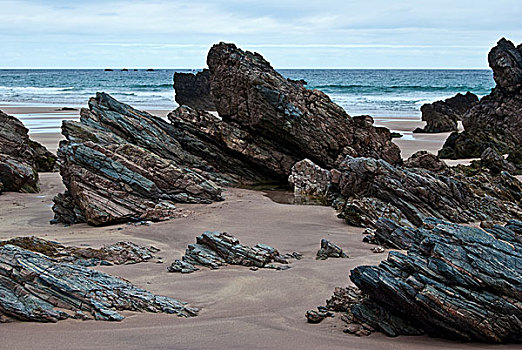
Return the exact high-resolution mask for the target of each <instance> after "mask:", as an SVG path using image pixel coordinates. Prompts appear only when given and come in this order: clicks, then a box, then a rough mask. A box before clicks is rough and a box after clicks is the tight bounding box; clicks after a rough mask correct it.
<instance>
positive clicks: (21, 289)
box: [0, 245, 198, 322]
mask: <svg viewBox="0 0 522 350" xmlns="http://www.w3.org/2000/svg"><path fill="white" fill-rule="evenodd" d="M124 310H129V311H147V312H166V313H170V314H176V315H178V316H183V317H189V316H195V315H196V314H197V311H198V310H197V309H194V308H190V307H188V306H186V303H184V302H181V301H179V300H176V299H172V298H169V297H165V296H158V295H154V294H152V293H149V292H147V291H145V290H143V289H140V288H137V287H135V286H134V285H132V284H131V283H129V282H127V281H124V280H122V279H119V278H116V277H113V276H110V275H108V274H105V273H102V272H98V271H94V270H90V269H87V268H86V267H83V266H78V265H73V264H67V263H60V262H58V261H56V260H54V259H51V258H49V257H47V256H45V255H43V254H39V253H34V252H31V251H29V250H25V249H22V248H20V247H17V246H14V245H5V246H3V247H0V322H7V321H11V320H21V321H37V322H57V321H59V320H64V319H67V318H79V319H92V318H94V319H96V320H106V321H120V320H122V319H123V318H124V317H123V316H122V315H121V314H120V313H119V312H118V311H124Z"/></svg>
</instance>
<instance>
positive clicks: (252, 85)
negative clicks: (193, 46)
mask: <svg viewBox="0 0 522 350" xmlns="http://www.w3.org/2000/svg"><path fill="white" fill-rule="evenodd" d="M207 64H208V66H209V70H210V89H211V94H212V96H213V98H214V102H215V104H216V109H217V111H218V113H219V116H220V117H221V118H222V120H223V122H226V123H230V124H233V125H235V126H237V127H238V128H240V129H241V130H244V131H245V132H246V133H248V134H249V135H256V137H261V138H263V139H265V140H270V141H269V144H270V145H271V146H272V147H271V148H272V149H273V150H277V151H279V153H282V154H284V155H286V157H285V158H284V159H282V160H280V161H279V162H278V164H279V166H278V169H281V170H280V175H281V177H287V176H288V175H289V174H290V172H291V167H292V166H293V165H294V164H295V163H296V162H298V161H300V160H302V159H303V158H309V159H310V160H312V161H313V162H314V163H316V164H318V165H320V166H321V167H324V168H332V167H334V166H335V165H336V164H338V163H339V162H340V161H342V159H344V156H345V155H353V156H368V157H375V158H382V159H385V160H387V161H388V162H390V163H392V164H394V163H398V162H400V161H401V158H400V151H399V149H398V147H397V146H396V145H395V144H393V143H392V142H391V135H390V132H389V130H388V129H385V128H376V127H374V126H373V125H372V124H373V120H371V118H367V117H362V118H351V117H350V116H349V115H348V114H347V113H346V112H345V111H344V110H343V109H342V108H341V107H340V106H338V105H336V104H335V103H333V102H332V101H331V100H330V98H329V97H328V96H327V95H325V94H324V93H322V92H320V91H318V90H308V89H306V88H305V87H304V86H303V85H302V84H300V83H296V82H294V81H291V80H288V79H285V78H284V77H282V76H281V75H280V74H279V73H277V72H276V71H275V70H274V69H273V68H272V66H271V65H270V64H269V63H268V62H267V61H266V60H265V59H264V58H263V57H262V56H261V55H259V54H258V53H251V52H248V51H246V52H245V51H242V50H240V49H238V48H237V47H236V46H235V45H233V44H224V43H220V44H217V45H214V46H213V47H212V48H211V49H210V51H209V53H208V57H207ZM270 160H271V158H270ZM261 165H263V164H261ZM268 166H269V168H273V166H272V165H271V164H268Z"/></svg>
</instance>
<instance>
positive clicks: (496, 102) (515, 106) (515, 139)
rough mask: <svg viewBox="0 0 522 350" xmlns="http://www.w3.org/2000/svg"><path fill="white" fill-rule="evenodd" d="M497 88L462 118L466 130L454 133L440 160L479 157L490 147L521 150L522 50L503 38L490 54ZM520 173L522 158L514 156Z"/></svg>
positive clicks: (447, 142) (498, 149)
mask: <svg viewBox="0 0 522 350" xmlns="http://www.w3.org/2000/svg"><path fill="white" fill-rule="evenodd" d="M488 61H489V66H490V67H491V68H492V69H493V77H494V79H495V82H496V87H495V88H494V89H493V90H492V91H491V93H490V94H489V95H487V96H484V97H483V98H482V99H481V100H480V102H479V103H478V104H476V105H475V106H473V107H472V108H471V109H470V110H469V111H468V112H467V113H465V115H464V116H463V125H464V131H463V132H461V133H453V134H451V135H450V136H449V137H448V139H447V140H446V143H445V144H444V146H443V148H442V149H441V150H440V151H439V156H440V157H441V158H450V159H459V158H478V157H480V156H481V154H482V152H484V151H485V150H486V149H487V148H489V147H491V148H493V149H494V150H495V151H497V152H498V153H500V154H512V153H516V152H520V151H519V150H520V149H521V148H522V144H521V140H522V114H521V113H520V110H522V73H521V72H522V47H521V46H518V47H515V46H514V45H513V43H511V42H510V41H508V40H506V39H504V38H503V39H501V40H500V41H499V42H498V43H497V45H496V46H495V47H494V48H493V49H491V51H490V52H489V55H488ZM511 158H512V159H513V160H514V161H515V163H516V165H517V167H518V169H519V170H521V169H522V159H521V158H520V157H513V156H512V157H511Z"/></svg>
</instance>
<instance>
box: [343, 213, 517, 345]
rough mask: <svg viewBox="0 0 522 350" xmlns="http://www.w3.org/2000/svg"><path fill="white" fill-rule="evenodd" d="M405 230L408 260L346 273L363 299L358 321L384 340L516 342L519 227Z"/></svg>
mask: <svg viewBox="0 0 522 350" xmlns="http://www.w3.org/2000/svg"><path fill="white" fill-rule="evenodd" d="M407 230H409V229H407ZM410 232H411V233H412V234H411V237H410V239H411V241H410V243H409V248H408V253H407V255H406V254H403V253H399V252H390V254H389V256H388V259H387V260H385V261H383V262H382V263H381V264H380V265H379V266H359V267H357V268H355V269H354V270H352V271H351V274H350V279H351V280H352V281H353V282H354V283H355V285H356V286H357V287H359V288H360V289H361V291H362V293H363V294H364V295H365V296H366V297H365V298H364V299H363V300H362V301H360V302H357V303H355V304H354V305H350V311H351V313H352V314H353V316H354V317H355V319H356V320H357V322H358V323H361V324H366V325H369V326H371V327H372V328H374V329H376V330H378V331H381V332H384V333H385V334H387V335H389V336H397V335H401V334H402V335H408V334H422V333H427V334H429V335H431V336H437V337H444V338H457V339H462V340H466V341H484V342H522V323H521V322H520V320H522V270H521V268H520V266H522V244H521V237H522V222H520V221H516V220H513V221H510V222H509V223H508V224H507V225H506V226H504V227H503V226H499V225H494V226H493V227H492V228H489V229H485V230H482V229H479V228H472V227H467V226H461V225H457V224H452V223H448V222H444V221H441V220H437V219H426V221H425V225H424V227H423V228H419V229H415V230H410Z"/></svg>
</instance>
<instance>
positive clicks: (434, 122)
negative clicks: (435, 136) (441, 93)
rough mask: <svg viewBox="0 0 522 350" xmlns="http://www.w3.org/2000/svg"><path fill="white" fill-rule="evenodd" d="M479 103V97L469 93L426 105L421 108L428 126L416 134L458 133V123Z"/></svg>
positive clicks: (418, 130) (416, 130)
mask: <svg viewBox="0 0 522 350" xmlns="http://www.w3.org/2000/svg"><path fill="white" fill-rule="evenodd" d="M477 102H478V97H477V95H475V94H472V93H471V92H469V91H468V92H467V93H466V94H465V95H463V94H461V93H458V94H457V95H455V96H453V97H451V98H448V99H446V100H444V101H436V102H433V103H427V104H424V105H423V106H422V107H421V113H422V120H423V121H425V122H426V126H425V127H424V128H422V129H421V128H417V129H415V130H414V132H419V133H422V132H425V133H437V132H447V131H457V121H459V120H462V118H463V116H464V115H465V113H466V112H467V111H468V110H469V109H470V108H471V107H473V106H474V105H475V104H477Z"/></svg>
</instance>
